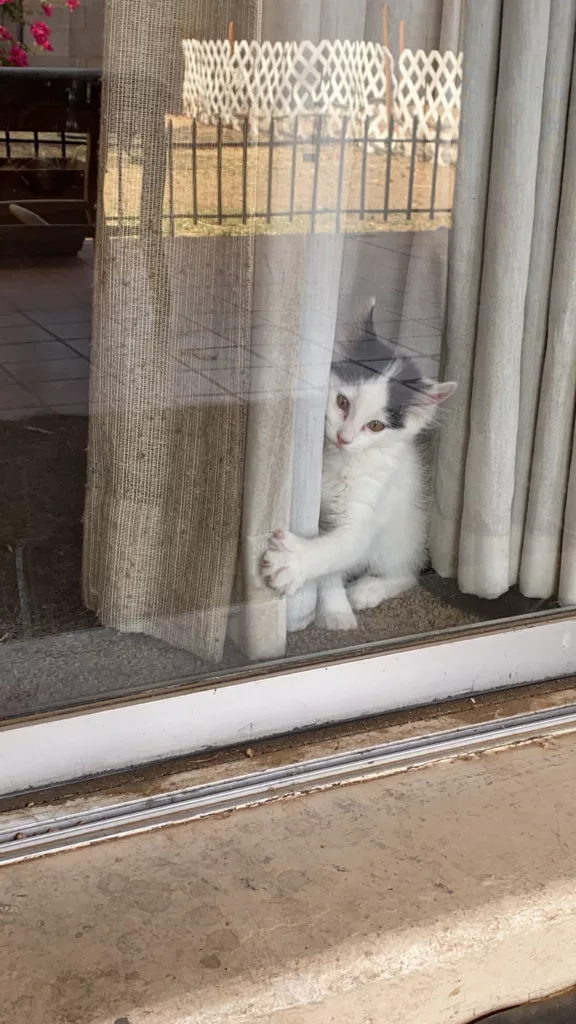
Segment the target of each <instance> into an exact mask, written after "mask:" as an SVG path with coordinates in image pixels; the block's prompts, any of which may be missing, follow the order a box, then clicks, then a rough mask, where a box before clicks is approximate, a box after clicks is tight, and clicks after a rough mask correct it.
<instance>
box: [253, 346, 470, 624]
mask: <svg viewBox="0 0 576 1024" xmlns="http://www.w3.org/2000/svg"><path fill="white" fill-rule="evenodd" d="M394 373H395V369H394V366H392V367H391V368H390V370H389V371H387V372H386V373H385V374H382V375H379V376H375V377H374V378H372V379H371V380H369V381H355V382H354V383H348V384H344V383H342V382H341V381H340V380H339V378H338V377H337V376H336V375H335V374H334V373H333V374H332V376H331V381H330V393H329V398H328V404H327V410H326V426H325V447H324V464H323V471H322V505H321V516H320V527H321V533H320V536H318V537H315V538H312V539H306V538H302V537H297V536H295V535H294V534H292V533H288V532H287V531H279V532H277V533H275V534H273V535H272V537H271V538H270V541H269V546H268V549H267V551H266V553H265V555H264V558H263V561H262V576H263V578H264V580H265V581H266V582H267V583H268V585H269V586H271V587H272V588H273V589H274V590H275V591H277V593H279V594H282V595H290V594H294V593H295V592H296V591H297V590H298V589H299V588H300V587H301V586H302V584H303V583H304V582H305V581H306V580H308V579H316V580H318V584H319V587H318V589H319V596H318V608H317V612H316V622H317V624H318V625H320V626H322V627H324V628H325V629H354V628H355V627H356V625H357V623H356V617H355V615H354V611H361V610H363V609H365V608H375V607H376V606H377V605H379V604H380V603H381V602H382V601H385V600H386V599H387V598H391V597H395V596H396V595H397V594H400V593H402V592H403V591H404V590H407V589H408V588H409V587H411V586H413V584H414V583H415V582H416V579H417V576H418V573H419V572H420V571H421V569H422V568H423V566H424V564H425V561H426V534H427V508H426V505H427V502H426V486H425V475H424V471H423V466H422V463H421V457H420V453H419V451H418V448H417V445H416V444H415V442H416V439H417V437H418V435H419V434H420V433H421V431H422V430H423V429H424V428H425V427H427V426H428V425H429V424H430V423H431V422H432V420H433V418H434V415H435V412H436V409H437V406H438V404H439V402H442V401H444V399H445V398H448V397H449V395H451V394H452V392H453V391H454V390H455V387H456V385H455V384H434V383H432V382H431V381H430V382H426V390H425V391H423V392H422V393H419V394H418V395H416V396H415V401H414V404H413V405H411V406H410V407H409V409H408V411H407V412H406V415H405V418H404V424H403V426H402V427H396V428H393V427H386V428H385V429H384V430H382V431H380V432H377V433H376V432H372V431H371V430H370V428H369V426H368V424H370V423H371V422H372V421H375V420H376V421H381V422H386V415H387V412H386V410H387V407H388V404H389V397H390V387H391V380H392V378H393V377H394ZM342 395H343V396H344V397H345V398H346V399H347V400H348V402H349V408H348V410H347V411H346V412H344V411H343V410H342V409H341V408H340V407H339V405H338V403H337V399H338V396H342ZM350 579H352V580H353V582H352V583H350V585H349V586H348V587H346V583H347V582H348V581H349V580H350Z"/></svg>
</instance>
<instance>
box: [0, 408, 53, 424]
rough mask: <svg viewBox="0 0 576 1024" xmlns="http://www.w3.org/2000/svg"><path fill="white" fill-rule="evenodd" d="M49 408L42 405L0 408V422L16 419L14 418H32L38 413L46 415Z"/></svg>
mask: <svg viewBox="0 0 576 1024" xmlns="http://www.w3.org/2000/svg"><path fill="white" fill-rule="evenodd" d="M46 413H47V410H45V409H44V408H43V407H42V406H38V405H36V406H34V408H30V407H29V408H27V409H0V423H1V422H2V421H7V420H10V421H12V422H13V421H14V420H31V419H32V417H34V416H38V415H46Z"/></svg>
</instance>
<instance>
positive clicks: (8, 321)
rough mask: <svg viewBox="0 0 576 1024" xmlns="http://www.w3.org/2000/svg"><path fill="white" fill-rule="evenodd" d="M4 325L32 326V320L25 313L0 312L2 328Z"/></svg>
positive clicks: (0, 327) (0, 325)
mask: <svg viewBox="0 0 576 1024" xmlns="http://www.w3.org/2000/svg"><path fill="white" fill-rule="evenodd" d="M33 326H36V325H35V324H34V325H33ZM4 327H30V320H29V319H28V317H27V316H25V315H24V313H2V312H0V330H1V329H2V328H4Z"/></svg>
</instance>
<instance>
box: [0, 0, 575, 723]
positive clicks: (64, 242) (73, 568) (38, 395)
mask: <svg viewBox="0 0 576 1024" xmlns="http://www.w3.org/2000/svg"><path fill="white" fill-rule="evenodd" d="M41 6H42V5H39V7H38V11H35V14H37V15H39V17H40V16H41V20H42V21H44V20H45V21H46V24H49V27H50V24H51V25H52V26H53V33H52V36H51V37H50V38H51V39H52V40H53V45H54V50H50V49H46V48H45V47H46V44H47V43H50V40H49V39H48V37H47V36H46V34H45V30H43V29H40V30H39V29H38V28H37V27H36V28H35V29H34V33H35V37H36V42H37V43H38V41H39V47H40V48H39V49H38V46H36V49H34V48H33V40H32V37H31V35H30V31H31V29H30V25H28V27H26V26H25V27H23V26H22V24H20V21H19V15H18V11H19V9H20V8H19V6H18V4H17V3H16V0H9V2H7V3H5V4H4V5H3V6H2V7H0V24H2V25H3V30H2V31H3V34H2V35H1V36H0V63H4V64H6V63H8V64H19V63H23V62H24V60H25V59H29V60H30V62H31V63H35V64H36V65H37V67H36V68H35V69H31V70H27V69H25V68H21V67H18V68H14V67H10V68H1V69H0V183H1V194H0V245H1V250H0V255H1V257H2V265H1V269H0V368H1V379H0V444H1V450H2V462H3V474H2V480H3V484H2V488H3V490H2V498H1V500H2V506H3V516H2V523H3V527H2V532H3V546H2V549H1V550H2V556H1V557H2V572H1V576H0V581H1V587H0V595H1V597H0V600H1V602H2V604H1V618H2V633H1V634H0V635H1V638H2V650H1V651H0V669H1V675H2V679H3V683H2V687H1V688H0V714H2V715H15V714H24V713H27V712H32V711H38V710H43V709H45V708H51V707H61V706H67V705H70V704H77V703H80V702H89V701H92V700H101V699H103V698H106V697H110V696H115V695H118V694H121V693H122V694H137V693H138V692H140V691H141V690H146V691H150V690H153V689H162V688H166V687H169V686H171V685H177V684H178V683H180V682H181V681H183V680H190V679H192V680H194V681H198V682H202V681H203V680H206V678H208V677H212V676H217V677H218V678H223V679H225V678H226V676H227V675H230V674H231V673H235V674H237V673H238V671H239V670H244V669H246V670H249V669H250V668H251V667H253V666H254V665H258V666H259V667H261V666H262V665H266V664H270V665H274V666H275V667H276V668H277V667H278V665H282V664H284V663H286V662H287V661H289V662H290V664H294V663H300V664H313V663H314V662H315V661H318V660H321V659H322V657H323V656H325V654H326V653H327V652H329V651H330V652H333V651H335V650H336V651H337V650H344V649H345V650H347V651H348V650H350V648H353V649H355V650H358V651H362V650H364V649H366V648H367V645H372V646H371V649H375V648H376V647H378V646H381V647H382V649H385V645H387V644H393V643H397V642H399V641H400V642H401V641H403V640H405V639H406V638H409V637H415V636H419V637H427V636H435V635H438V633H439V632H442V631H451V630H455V629H459V630H463V629H464V630H466V629H476V628H479V627H481V626H482V625H483V624H485V623H488V622H493V621H495V620H500V619H508V618H518V617H520V618H522V617H526V616H529V615H533V614H534V613H546V614H548V613H550V612H553V611H555V610H559V609H561V608H565V607H569V606H572V605H573V604H574V597H575V593H576V568H575V566H576V562H575V557H574V550H575V542H574V521H575V516H576V512H575V504H574V493H573V492H574V486H575V484H574V481H575V479H576V478H575V475H574V474H575V471H574V470H573V469H572V465H571V464H572V430H573V419H574V393H575V383H576V380H575V374H576V358H575V355H576V353H575V352H574V345H575V340H574V339H575V338H576V330H575V327H576V323H575V319H576V312H575V309H576V307H575V300H574V297H573V296H574V289H573V287H572V282H573V275H574V269H575V267H574V261H575V255H574V254H575V252H576V247H575V244H574V237H575V232H576V207H575V206H574V198H573V197H574V195H576V189H575V188H574V183H573V176H574V174H575V173H576V158H575V140H576V135H575V128H574V125H575V124H576V121H575V112H576V98H575V97H574V95H572V96H570V81H571V73H572V65H573V59H574V33H575V24H576V4H575V3H573V2H570V3H567V4H561V5H560V4H559V5H554V4H548V3H542V0H530V2H528V3H526V4H524V5H521V7H522V10H521V11H520V5H517V4H513V3H511V2H510V3H508V2H506V0H505V2H504V4H502V3H501V2H500V0H498V2H497V0H486V2H485V3H483V4H481V5H478V4H475V3H474V2H473V0H435V2H434V3H430V2H428V0H420V2H416V3H413V4H411V5H410V7H409V13H408V14H405V11H406V5H405V4H403V3H402V2H401V0H390V2H389V3H386V4H382V3H381V2H380V0H358V2H355V3H354V4H350V3H349V0H323V2H322V3H320V2H319V0H318V2H313V0H273V2H272V0H271V2H270V3H266V4H265V5H264V9H263V11H262V9H261V5H260V4H259V3H257V2H256V0H227V2H224V0H220V2H217V3H214V2H208V0H196V2H192V0H146V3H143V2H140V0H131V2H129V3H126V2H125V0H123V2H122V3H120V2H119V0H108V2H107V4H106V35H105V39H104V40H103V39H102V20H103V18H102V16H103V10H102V6H101V4H99V3H98V2H97V0H83V2H82V5H81V6H79V7H78V9H74V8H76V6H77V5H76V4H75V3H74V2H72V3H70V2H69V3H68V5H67V6H65V5H64V6H62V7H59V8H58V10H55V11H54V12H53V14H48V13H47V12H45V13H44V14H42V13H41V11H40V7H41ZM26 17H28V15H26ZM403 18H404V19H405V20H403ZM2 19H3V20H2ZM50 19H52V21H51V20H50ZM29 20H30V19H29ZM28 44H29V53H27V51H25V47H26V46H27V45H28ZM50 45H52V43H50ZM43 47H44V48H43ZM22 54H24V57H22ZM26 54H27V56H26ZM91 68H93V69H94V70H90V69H91ZM100 68H103V74H102V75H101V73H100V70H99V69H100ZM101 80H102V81H103V88H101ZM98 174H99V178H98ZM92 306H93V308H94V319H93V326H92Z"/></svg>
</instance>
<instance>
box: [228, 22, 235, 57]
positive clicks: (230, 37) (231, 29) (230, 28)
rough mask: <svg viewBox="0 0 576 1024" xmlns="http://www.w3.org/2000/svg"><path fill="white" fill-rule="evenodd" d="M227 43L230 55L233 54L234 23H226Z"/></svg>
mask: <svg viewBox="0 0 576 1024" xmlns="http://www.w3.org/2000/svg"><path fill="white" fill-rule="evenodd" d="M228 42H229V43H230V54H233V53H234V22H233V21H229V22H228Z"/></svg>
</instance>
